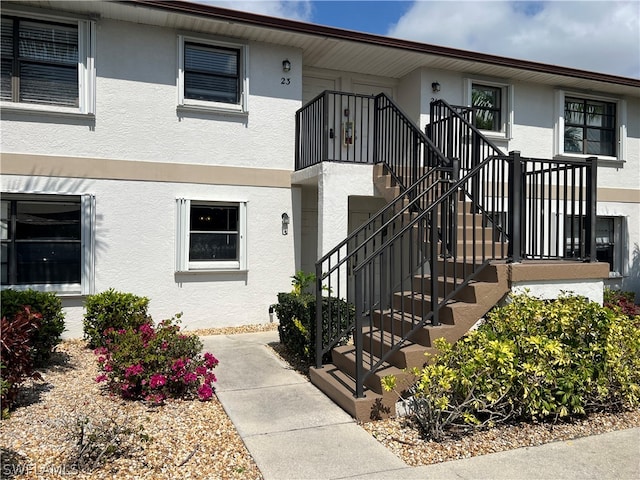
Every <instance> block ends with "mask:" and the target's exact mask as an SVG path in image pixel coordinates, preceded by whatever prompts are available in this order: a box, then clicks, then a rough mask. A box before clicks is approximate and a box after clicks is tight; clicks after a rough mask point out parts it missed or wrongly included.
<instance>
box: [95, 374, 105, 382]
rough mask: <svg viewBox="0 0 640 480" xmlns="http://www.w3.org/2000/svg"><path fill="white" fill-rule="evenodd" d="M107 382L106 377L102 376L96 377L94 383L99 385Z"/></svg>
mask: <svg viewBox="0 0 640 480" xmlns="http://www.w3.org/2000/svg"><path fill="white" fill-rule="evenodd" d="M106 380H107V376H106V375H105V374H102V375H98V376H97V377H96V382H98V383H100V382H105V381H106Z"/></svg>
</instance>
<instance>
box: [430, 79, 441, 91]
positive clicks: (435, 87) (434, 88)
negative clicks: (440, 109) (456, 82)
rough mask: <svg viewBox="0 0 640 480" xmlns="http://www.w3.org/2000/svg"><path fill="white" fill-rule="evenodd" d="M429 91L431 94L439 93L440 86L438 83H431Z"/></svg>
mask: <svg viewBox="0 0 640 480" xmlns="http://www.w3.org/2000/svg"><path fill="white" fill-rule="evenodd" d="M431 90H432V91H433V93H438V92H439V91H440V84H439V83H438V82H433V83H432V84H431Z"/></svg>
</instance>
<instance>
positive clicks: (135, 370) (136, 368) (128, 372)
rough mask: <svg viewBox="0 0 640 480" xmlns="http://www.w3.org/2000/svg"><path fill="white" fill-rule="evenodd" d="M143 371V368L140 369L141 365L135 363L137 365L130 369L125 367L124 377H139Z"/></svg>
mask: <svg viewBox="0 0 640 480" xmlns="http://www.w3.org/2000/svg"><path fill="white" fill-rule="evenodd" d="M143 371H144V368H142V365H140V364H139V363H137V364H135V365H131V366H130V367H127V368H126V369H125V371H124V377H125V378H128V377H132V376H134V375H140V374H141V373H142V372H143Z"/></svg>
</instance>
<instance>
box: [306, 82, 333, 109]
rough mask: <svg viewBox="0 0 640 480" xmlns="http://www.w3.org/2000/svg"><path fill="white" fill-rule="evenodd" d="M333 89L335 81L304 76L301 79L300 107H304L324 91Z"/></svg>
mask: <svg viewBox="0 0 640 480" xmlns="http://www.w3.org/2000/svg"><path fill="white" fill-rule="evenodd" d="M335 89H336V81H335V79H332V78H321V77H308V76H304V77H302V105H306V104H307V103H309V102H310V101H311V100H313V99H314V98H316V97H317V96H318V95H320V94H321V93H322V92H324V91H325V90H335Z"/></svg>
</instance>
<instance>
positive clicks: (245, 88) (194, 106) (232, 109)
mask: <svg viewBox="0 0 640 480" xmlns="http://www.w3.org/2000/svg"><path fill="white" fill-rule="evenodd" d="M186 42H194V43H200V44H202V45H211V46H213V47H226V48H234V49H237V50H240V89H241V92H240V102H239V103H238V104H231V103H224V102H209V101H205V100H194V99H190V98H185V97H184V44H185V43H186ZM177 84H178V109H185V110H196V111H197V110H200V111H209V112H221V113H227V114H240V115H245V114H247V113H249V98H248V97H249V46H248V45H246V44H243V43H234V42H229V41H224V40H222V41H221V40H212V39H207V38H202V37H191V36H187V35H178V72H177Z"/></svg>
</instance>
